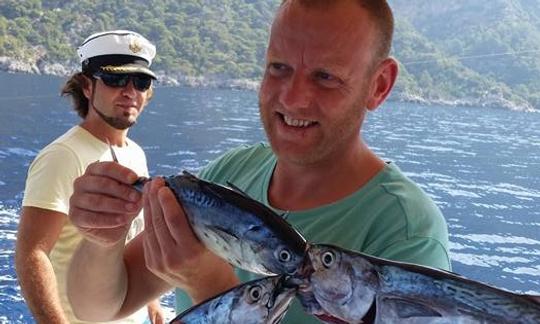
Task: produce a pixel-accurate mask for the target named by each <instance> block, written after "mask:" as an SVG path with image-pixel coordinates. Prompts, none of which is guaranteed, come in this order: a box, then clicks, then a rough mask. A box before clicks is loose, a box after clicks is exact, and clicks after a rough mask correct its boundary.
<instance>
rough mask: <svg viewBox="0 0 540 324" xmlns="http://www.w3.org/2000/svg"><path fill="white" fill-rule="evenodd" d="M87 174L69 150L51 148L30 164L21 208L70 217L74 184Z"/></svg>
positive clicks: (57, 146) (60, 147) (55, 146)
mask: <svg viewBox="0 0 540 324" xmlns="http://www.w3.org/2000/svg"><path fill="white" fill-rule="evenodd" d="M83 172H84V169H83V167H82V166H81V163H80V161H79V160H78V159H77V157H76V156H75V154H74V153H73V152H72V151H71V150H69V149H68V148H66V147H64V146H61V145H52V146H50V147H47V148H46V149H44V150H43V151H42V152H41V153H40V154H38V156H37V157H36V159H35V160H34V161H33V162H32V164H31V165H30V168H29V170H28V176H27V179H26V188H25V192H24V198H23V202H22V205H23V206H28V207H38V208H43V209H48V210H53V211H57V212H61V213H64V214H66V215H67V214H68V212H69V198H70V197H71V194H72V193H73V181H74V180H75V178H77V177H78V176H80V175H81V174H82V173H83Z"/></svg>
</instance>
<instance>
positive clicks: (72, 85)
mask: <svg viewBox="0 0 540 324" xmlns="http://www.w3.org/2000/svg"><path fill="white" fill-rule="evenodd" d="M89 82H90V80H89V79H88V77H87V76H85V74H84V73H83V72H77V73H75V74H73V75H72V76H71V77H70V78H69V79H68V80H67V81H66V83H65V84H64V86H63V87H62V90H61V91H60V95H61V96H62V97H71V101H72V103H73V109H74V110H75V111H76V112H77V114H78V115H79V116H80V117H81V118H82V119H84V118H86V115H87V114H88V98H86V96H85V95H84V92H83V89H84V88H85V87H86V86H87V85H88V83H89Z"/></svg>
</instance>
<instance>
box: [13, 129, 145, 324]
mask: <svg viewBox="0 0 540 324" xmlns="http://www.w3.org/2000/svg"><path fill="white" fill-rule="evenodd" d="M114 151H115V153H116V156H117V158H118V162H119V163H120V164H122V165H124V166H126V167H128V168H130V169H132V170H133V171H135V172H136V173H137V174H138V175H139V176H148V167H147V165H146V156H145V154H144V151H143V150H142V149H141V147H140V146H139V145H137V144H136V143H135V142H133V141H132V140H130V139H128V140H127V145H125V146H123V147H114ZM98 160H99V161H112V156H111V153H110V150H109V146H108V145H107V144H106V143H103V142H102V141H100V140H99V139H97V138H96V137H94V136H93V135H92V134H90V133H89V132H88V131H86V130H85V129H84V128H82V127H80V126H75V127H73V128H71V129H70V130H68V131H67V132H66V133H65V134H64V135H62V136H60V137H59V138H57V139H56V140H55V141H53V142H52V143H51V144H49V145H47V146H46V147H45V148H44V149H43V150H41V152H40V153H39V154H38V156H37V157H36V158H35V159H34V161H33V162H32V164H31V165H30V168H29V170H28V177H27V179H26V189H25V193H24V198H23V203H22V205H23V206H28V207H38V208H43V209H48V210H53V211H57V212H60V213H63V214H66V222H65V225H64V227H63V228H62V231H61V233H60V236H59V238H58V240H57V241H56V244H55V245H54V248H53V249H52V251H51V253H50V255H49V258H50V260H51V263H52V266H53V269H54V272H55V275H56V280H57V283H58V291H59V295H60V300H61V303H62V307H63V309H64V311H65V313H66V316H67V318H68V320H69V321H70V323H75V324H82V323H90V322H83V321H80V320H78V319H77V318H76V317H75V316H74V314H73V311H72V309H71V306H70V304H69V301H68V298H67V294H66V275H67V270H68V267H69V262H70V260H71V256H72V255H73V253H74V252H75V249H76V248H77V246H78V244H79V242H80V241H81V239H82V236H81V235H80V234H79V233H78V232H77V229H76V228H75V226H73V224H72V223H71V222H70V220H69V218H68V217H67V215H68V212H69V198H70V196H71V194H72V193H73V181H74V180H75V179H76V178H77V177H79V176H81V175H83V174H84V171H85V170H86V167H87V166H88V165H89V164H90V163H93V162H96V161H98ZM143 227H144V220H143V217H142V212H141V214H139V215H138V216H137V218H135V220H134V221H133V223H132V225H131V228H130V231H129V234H128V238H127V240H130V239H132V238H133V237H135V236H136V235H137V234H138V233H140V232H141V231H142V230H143ZM18 239H24V237H22V238H21V237H20V238H18ZM147 314H148V312H147V310H146V307H143V308H142V309H140V310H139V311H137V312H136V313H135V314H133V315H131V316H130V317H128V318H125V319H122V320H120V321H116V322H107V323H143V322H144V320H145V319H146V317H147Z"/></svg>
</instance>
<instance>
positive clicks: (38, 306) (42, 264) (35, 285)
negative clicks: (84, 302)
mask: <svg viewBox="0 0 540 324" xmlns="http://www.w3.org/2000/svg"><path fill="white" fill-rule="evenodd" d="M16 267H17V277H18V279H19V284H20V286H21V291H22V294H23V296H24V299H25V300H26V304H27V306H28V308H29V309H30V312H31V313H32V314H33V316H34V319H35V321H36V323H66V324H68V320H67V319H66V317H65V314H64V311H63V309H62V306H61V303H60V298H59V296H58V289H57V283H56V277H55V275H54V271H53V268H52V265H51V262H50V261H49V258H48V256H47V255H46V254H45V253H44V252H42V251H37V252H33V253H30V254H28V255H27V256H26V255H25V256H24V257H23V256H20V255H17V259H16Z"/></svg>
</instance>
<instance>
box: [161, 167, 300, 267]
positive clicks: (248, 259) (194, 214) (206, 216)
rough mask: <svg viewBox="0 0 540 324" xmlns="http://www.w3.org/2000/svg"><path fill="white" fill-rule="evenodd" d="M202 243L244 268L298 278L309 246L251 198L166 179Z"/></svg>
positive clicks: (188, 179) (189, 179)
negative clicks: (297, 275) (296, 275)
mask: <svg viewBox="0 0 540 324" xmlns="http://www.w3.org/2000/svg"><path fill="white" fill-rule="evenodd" d="M165 181H166V183H167V185H168V186H169V187H170V188H171V189H172V191H173V192H174V194H175V195H176V197H177V199H178V200H179V201H180V202H181V204H182V207H183V208H184V211H185V213H186V216H187V218H188V219H189V222H190V224H191V226H192V228H193V231H194V232H195V234H196V235H197V236H198V238H199V239H200V240H201V241H202V242H203V243H204V244H205V245H206V247H207V248H208V249H210V250H211V251H213V252H214V253H216V254H217V255H219V256H221V257H222V258H224V259H226V260H228V261H229V262H230V263H231V264H233V265H235V266H236V267H239V268H241V269H244V270H247V271H250V272H254V273H258V274H262V275H276V274H291V275H292V274H295V273H296V272H297V271H298V270H299V269H300V268H301V265H302V263H303V260H304V256H305V250H306V247H307V245H306V242H305V240H304V238H303V237H302V236H301V235H300V234H299V233H298V232H297V231H296V230H294V229H293V228H292V227H291V226H290V225H289V224H288V223H287V222H286V221H285V220H284V219H283V218H282V217H281V216H279V215H277V214H276V213H275V212H273V211H272V210H271V209H269V208H268V207H266V206H265V205H263V204H261V203H259V202H257V201H255V200H253V199H251V198H249V197H248V196H247V195H245V194H243V193H241V192H239V191H234V190H231V189H229V188H226V187H223V186H220V185H217V184H214V183H210V182H207V181H203V180H201V179H198V178H197V177H195V176H193V175H191V174H188V173H184V174H182V175H177V176H172V177H167V178H165Z"/></svg>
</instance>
